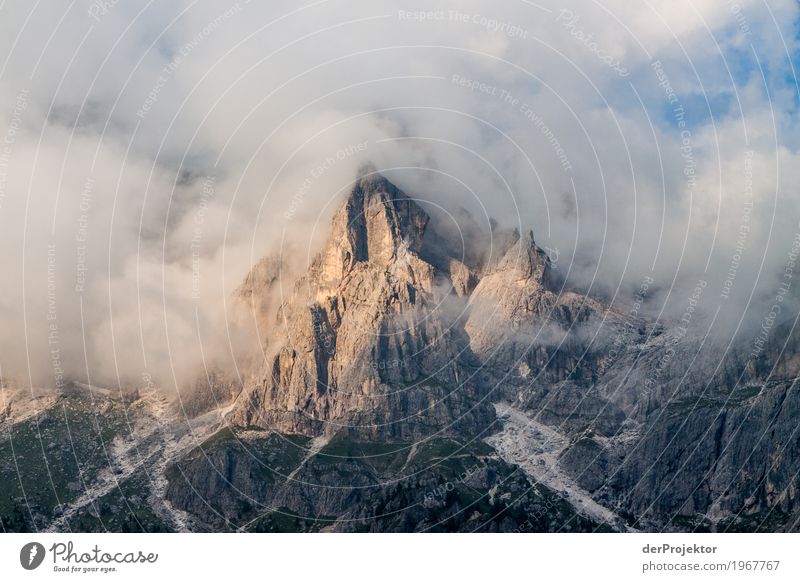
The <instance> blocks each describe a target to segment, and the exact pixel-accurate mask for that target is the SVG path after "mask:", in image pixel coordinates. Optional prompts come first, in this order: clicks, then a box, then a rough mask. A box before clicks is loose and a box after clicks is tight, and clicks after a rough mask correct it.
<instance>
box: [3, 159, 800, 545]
mask: <svg viewBox="0 0 800 582" xmlns="http://www.w3.org/2000/svg"><path fill="white" fill-rule="evenodd" d="M450 216H451V217H452V220H444V219H442V217H441V216H439V215H438V214H436V213H435V212H434V211H431V212H427V211H426V209H425V207H424V206H423V204H422V203H421V202H418V201H416V199H413V198H411V197H409V196H408V195H406V194H405V193H404V192H402V191H401V190H399V189H398V188H397V187H396V186H395V185H393V184H392V183H391V182H390V181H389V180H387V179H386V178H385V177H384V176H382V175H381V174H379V173H378V172H377V171H375V169H374V168H372V167H366V168H364V169H362V171H361V172H360V175H359V176H358V177H357V179H356V180H355V182H354V184H353V187H352V189H351V191H350V192H349V195H348V196H347V197H346V199H345V200H344V201H343V202H342V204H341V206H340V207H339V208H338V210H337V212H336V213H335V215H334V217H333V219H332V222H331V225H330V230H329V235H328V239H327V241H326V243H325V245H324V246H323V248H322V250H321V251H320V252H319V253H318V254H317V255H316V256H315V257H314V259H313V260H312V261H311V263H310V265H309V266H308V268H307V269H305V270H304V271H303V272H301V273H299V274H296V273H294V268H295V265H289V264H287V259H286V257H272V256H267V257H264V258H263V259H261V260H260V261H258V262H257V263H256V265H255V266H254V267H253V269H252V271H251V272H250V273H249V274H247V276H246V277H245V278H244V281H243V282H242V285H241V286H240V288H239V289H238V290H237V291H236V292H235V296H234V299H235V301H236V303H237V304H238V305H239V306H240V307H241V313H242V314H243V315H242V316H241V320H242V322H244V323H251V324H254V328H255V329H256V330H257V332H258V334H257V336H258V345H257V346H254V348H256V350H255V351H256V352H257V354H258V356H257V357H256V358H254V363H253V364H252V365H251V366H250V369H249V370H244V371H243V375H242V376H241V379H240V377H239V376H236V377H232V376H230V375H227V374H225V373H224V372H222V371H218V372H213V371H212V372H211V373H210V374H208V375H207V376H206V375H205V374H204V375H203V379H202V381H198V382H197V386H196V387H195V388H194V389H193V390H189V391H187V394H188V395H189V396H188V397H187V398H182V399H181V401H180V402H179V403H170V402H168V401H167V400H166V399H165V398H164V396H163V395H160V394H159V393H158V392H157V391H154V390H152V389H148V390H141V391H136V392H126V393H119V391H115V390H105V389H98V388H96V387H90V386H86V385H79V384H74V385H72V386H71V387H70V389H69V390H67V391H64V392H63V393H59V394H56V395H53V394H50V395H49V396H48V395H47V394H41V395H34V394H29V393H25V392H24V391H22V392H20V390H19V389H16V388H15V389H13V390H12V389H11V387H8V386H5V387H3V390H4V391H3V392H2V394H0V396H3V399H0V420H2V422H3V432H2V434H3V435H6V436H3V437H0V460H1V461H2V462H3V464H2V465H0V492H4V493H0V523H1V524H2V526H3V529H5V530H19V531H30V530H33V529H51V530H66V529H72V530H81V531H84V530H89V531H102V530H103V529H111V530H119V531H123V530H124V531H131V530H132V531H138V530H145V531H185V530H193V531H508V532H510V531H634V530H644V531H663V530H666V531H796V530H797V529H798V523H800V507H798V500H797V492H798V474H800V446H798V445H800V431H798V430H797V423H796V420H795V419H796V415H797V412H798V410H800V400H799V399H798V395H797V389H796V379H797V377H798V375H800V358H798V357H797V354H798V348H800V345H798V344H799V343H800V335H798V334H797V333H796V331H795V329H794V328H793V327H792V326H790V325H788V324H787V325H782V326H776V327H775V329H774V330H773V332H772V334H771V336H770V337H769V338H768V339H767V341H765V342H764V345H763V349H762V350H761V351H760V352H759V354H758V355H757V356H753V355H752V353H751V349H750V348H751V345H750V344H751V342H748V341H745V340H736V341H725V342H723V341H721V340H719V339H714V338H711V337H706V336H701V335H699V334H696V333H694V332H693V331H692V330H691V328H690V327H687V326H686V325H684V324H680V325H678V324H676V325H674V326H665V325H664V324H663V323H658V324H657V323H655V322H651V321H648V320H646V319H643V318H640V317H634V316H632V315H630V314H627V313H624V312H622V311H619V310H618V309H615V308H613V307H611V306H609V305H607V304H606V303H604V302H603V301H602V300H599V299H597V298H593V297H590V296H588V295H586V294H583V293H580V292H577V291H575V290H571V289H569V288H567V287H566V286H565V285H564V282H563V278H562V276H561V274H560V273H559V272H558V269H557V268H556V266H555V265H554V264H553V263H552V262H551V260H550V258H549V257H548V255H547V253H545V252H544V251H543V250H542V249H541V248H540V247H539V246H538V245H537V244H536V242H535V240H534V235H533V233H530V232H526V233H520V232H519V231H518V230H515V229H509V228H504V227H501V226H500V225H498V224H497V223H496V222H494V221H490V222H489V224H487V225H486V226H485V227H484V226H483V225H480V224H479V223H478V222H477V221H476V220H475V219H474V218H473V217H472V216H471V215H469V213H468V212H467V211H465V210H463V209H455V210H454V211H453V212H452V214H451V215H450ZM68 435H69V439H71V441H68V440H67V438H68ZM66 442H72V443H73V445H71V446H68V445H66V444H65V443H66ZM20 474H22V475H23V478H22V479H19V478H18V475H20Z"/></svg>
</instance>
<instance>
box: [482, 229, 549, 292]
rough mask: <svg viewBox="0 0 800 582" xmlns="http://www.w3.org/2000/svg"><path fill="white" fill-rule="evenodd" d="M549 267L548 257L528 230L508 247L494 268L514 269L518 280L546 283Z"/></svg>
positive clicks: (501, 269)
mask: <svg viewBox="0 0 800 582" xmlns="http://www.w3.org/2000/svg"><path fill="white" fill-rule="evenodd" d="M551 268H552V265H551V263H550V257H548V255H547V253H546V252H545V251H544V250H542V249H541V248H540V247H539V245H537V244H536V241H535V240H534V237H533V231H528V232H527V233H526V234H524V235H522V236H520V237H519V238H518V239H517V241H516V243H514V244H513V245H512V246H511V248H509V249H508V251H507V252H506V253H505V255H503V258H502V259H500V262H499V263H498V265H497V268H496V269H497V270H498V271H514V272H515V274H516V275H517V279H518V280H525V281H527V282H531V281H532V282H536V283H539V284H542V285H546V284H547V280H548V277H549V274H550V269H551Z"/></svg>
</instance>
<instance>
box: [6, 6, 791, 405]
mask: <svg viewBox="0 0 800 582" xmlns="http://www.w3.org/2000/svg"><path fill="white" fill-rule="evenodd" d="M798 10H799V9H798V5H797V3H796V2H793V1H790V0H777V1H775V2H771V3H770V4H769V6H767V5H766V4H765V3H761V2H757V1H755V0H753V1H750V0H745V1H740V2H736V3H728V2H718V1H717V2H712V1H710V0H708V1H702V2H691V3H689V2H686V3H678V5H677V6H676V4H675V3H674V2H667V1H657V2H650V3H645V4H642V5H637V6H632V5H630V4H629V3H623V2H622V1H621V0H612V1H608V2H604V3H603V6H600V5H598V4H596V3H594V2H589V1H583V0H581V1H573V2H566V3H561V4H552V3H548V2H545V3H541V4H532V3H529V2H523V1H519V2H504V3H501V4H500V5H492V4H489V3H486V2H401V3H390V2H383V1H377V2H370V3H368V4H366V3H363V2H353V1H349V0H347V1H340V2H330V1H324V0H323V1H316V2H311V3H306V4H301V5H298V4H296V3H292V2H286V1H278V2H270V3H268V5H264V6H262V5H260V4H256V3H251V2H247V1H244V0H240V1H239V2H232V3H216V2H208V1H193V2H189V1H175V2H169V3H165V2H161V3H148V4H145V3H133V5H130V3H123V2H113V1H107V2H100V1H98V0H95V1H93V2H90V1H78V2H74V3H71V4H69V5H64V6H62V5H60V4H59V5H57V6H43V5H40V4H36V5H33V6H31V5H29V4H28V3H23V2H13V3H6V4H4V5H3V7H2V8H0V47H2V48H1V49H0V55H4V59H3V60H2V64H0V124H1V125H0V146H2V147H0V244H2V246H3V249H4V252H3V253H2V254H0V267H1V268H2V272H3V273H4V277H3V278H2V280H0V321H2V322H3V325H2V328H1V331H0V376H4V377H10V378H16V379H18V380H19V381H20V382H21V383H24V384H30V385H34V386H44V387H52V386H59V385H60V384H62V383H63V382H66V381H68V380H71V379H77V380H80V381H83V382H89V383H93V384H100V385H109V386H128V385H134V386H141V385H144V384H148V383H149V382H151V381H155V382H156V383H157V384H158V385H159V386H163V387H164V388H165V389H166V390H168V391H169V390H172V391H178V390H180V389H181V388H182V387H183V386H186V385H187V384H190V383H192V382H194V381H195V380H196V379H197V377H198V376H200V377H202V376H203V374H204V371H206V372H207V371H208V370H210V369H214V368H218V367H222V368H226V369H230V370H235V371H237V372H238V371H239V368H240V367H241V366H240V364H241V361H242V358H245V356H244V355H242V354H243V352H248V349H247V347H246V346H248V343H249V342H251V341H253V340H252V337H251V336H249V335H247V333H246V332H244V331H242V330H241V329H239V328H238V326H237V325H235V324H234V322H235V321H236V314H235V311H236V309H237V306H236V305H235V304H234V303H235V302H234V301H233V300H232V293H233V291H234V290H235V289H236V288H237V286H238V285H239V284H240V283H241V282H242V280H243V279H244V277H245V276H246V274H247V273H248V271H249V269H250V268H251V267H252V265H254V264H255V263H257V262H258V260H259V259H260V258H261V257H263V256H265V255H270V254H281V255H282V256H284V259H287V258H288V259H289V260H288V262H289V263H291V264H292V265H293V267H294V268H296V269H301V268H302V266H303V265H305V264H307V263H308V262H309V261H310V260H311V258H312V257H313V255H314V253H315V252H316V251H317V250H318V249H319V248H320V247H321V245H322V243H323V241H324V239H325V235H326V232H327V225H328V221H329V219H330V217H331V216H332V215H333V213H334V211H335V210H336V208H337V206H338V204H340V203H341V200H342V199H343V197H344V196H346V194H347V192H348V191H349V188H350V186H351V185H352V183H353V180H354V179H355V178H356V170H357V168H358V167H359V166H361V165H362V164H364V163H366V162H372V163H373V164H375V166H376V167H377V168H378V169H379V170H381V171H382V172H384V173H385V174H386V175H387V177H389V178H390V179H391V180H392V181H394V182H395V183H396V184H397V185H398V186H399V187H400V188H401V189H403V190H404V191H406V192H407V193H408V194H409V195H410V196H412V197H414V198H417V199H419V200H421V201H423V202H425V204H427V205H428V206H429V207H431V208H439V209H441V211H442V212H443V213H445V214H446V213H448V212H450V213H455V212H458V209H460V208H464V209H466V210H467V211H469V212H470V213H471V214H472V215H473V217H474V220H475V222H476V223H477V224H480V225H483V226H485V227H486V229H487V232H488V225H489V219H490V218H494V219H496V220H497V221H498V222H500V223H501V224H503V225H505V226H508V227H516V228H519V229H520V231H524V230H527V229H532V230H533V231H534V233H535V235H536V240H537V243H538V244H539V245H540V246H542V247H543V248H545V249H546V250H547V251H548V253H549V254H550V256H551V259H552V260H553V263H554V265H555V268H556V269H557V271H558V273H559V275H560V276H561V277H563V278H564V280H565V281H566V282H567V284H568V286H569V287H572V288H577V289H581V290H583V291H586V292H589V293H591V294H595V295H598V296H602V297H604V298H606V299H607V300H608V301H610V302H611V303H612V304H613V305H614V306H615V307H618V308H619V309H620V310H624V309H627V308H628V307H629V305H630V304H631V303H633V302H634V301H640V302H641V303H642V309H641V313H642V314H646V315H647V316H649V317H651V318H654V319H656V318H657V319H659V320H660V321H662V322H664V323H665V324H669V323H670V322H675V321H678V320H680V318H681V317H682V316H683V314H684V313H685V312H686V309H687V305H689V304H690V302H692V301H694V303H696V304H697V308H698V315H697V316H696V318H694V320H693V321H694V323H693V325H694V326H697V332H698V333H705V332H708V331H711V332H712V333H716V334H720V335H722V336H724V335H726V334H727V335H731V334H742V335H743V336H745V337H749V335H754V334H755V333H756V330H758V329H759V328H760V326H761V323H762V321H763V320H764V318H765V317H769V314H770V313H771V311H772V307H773V306H774V305H776V304H777V303H780V305H781V306H782V308H781V309H780V310H779V311H780V314H779V317H780V318H786V317H794V314H795V313H796V312H797V309H796V294H795V287H796V285H795V284H794V280H793V279H794V277H795V273H794V271H795V270H796V263H795V261H796V258H797V254H798V244H797V243H796V241H797V240H800V239H798V237H799V236H800V211H799V210H800V209H798V197H797V192H796V187H797V184H800V163H798V162H800V155H798V145H799V142H800V140H799V139H798V133H797V106H798V100H797V83H796V81H797V80H796V70H795V68H794V65H793V58H794V57H795V56H796V54H797V53H796V51H797V34H796V30H797V23H798ZM643 281H648V285H647V287H648V288H647V292H646V293H645V294H644V296H641V294H640V293H639V291H640V288H641V286H642V284H643ZM699 281H702V282H703V285H702V289H703V292H702V294H701V296H700V297H696V296H695V295H696V294H695V293H694V290H695V289H696V288H697V286H698V282H699ZM291 282H292V281H291V276H289V275H287V277H286V280H283V279H282V281H281V284H280V292H281V293H285V292H289V289H290V287H291ZM787 283H788V287H786V284H787ZM782 285H783V286H782ZM782 289H785V290H784V291H782ZM637 294H638V295H637ZM779 297H780V299H778V298H779ZM243 346H245V347H244V348H243ZM151 379H152V380H151Z"/></svg>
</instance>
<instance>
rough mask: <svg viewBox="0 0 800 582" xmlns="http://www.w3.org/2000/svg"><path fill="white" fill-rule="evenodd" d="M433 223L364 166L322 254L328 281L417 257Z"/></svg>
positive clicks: (373, 170)
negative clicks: (362, 268)
mask: <svg viewBox="0 0 800 582" xmlns="http://www.w3.org/2000/svg"><path fill="white" fill-rule="evenodd" d="M429 220H430V217H429V216H428V214H427V213H426V212H425V211H424V210H423V209H422V208H421V207H420V206H419V205H418V204H417V203H416V202H415V201H413V200H412V199H411V198H409V197H408V196H407V195H406V194H405V193H404V192H402V191H401V190H400V189H398V188H397V187H396V186H395V185H394V184H392V183H391V182H390V181H389V180H387V179H386V178H385V177H384V176H383V175H381V174H380V173H379V172H377V170H375V169H374V167H371V166H366V167H363V168H362V169H361V171H360V175H359V177H358V179H357V180H356V181H355V183H354V184H353V188H352V189H351V191H350V194H349V195H348V197H347V199H346V200H345V201H344V203H343V204H342V206H341V207H340V208H339V210H338V211H337V212H336V214H335V215H334V218H333V222H332V228H331V234H330V237H329V240H328V244H327V246H326V248H325V250H324V251H323V255H322V256H323V261H322V265H321V266H322V271H323V273H322V276H321V279H322V282H328V283H333V282H335V281H337V280H341V279H342V278H343V277H345V276H346V275H347V274H348V273H349V272H350V271H351V270H352V269H353V267H354V266H355V265H356V264H358V263H361V262H366V263H371V264H373V265H376V266H380V267H389V265H390V264H391V263H393V262H394V261H395V260H396V259H397V258H398V257H402V256H404V255H405V254H407V253H409V252H410V253H412V254H414V255H416V254H417V253H419V251H420V249H421V248H422V241H423V237H424V235H425V230H426V227H427V226H428V222H429Z"/></svg>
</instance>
